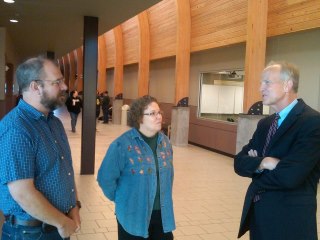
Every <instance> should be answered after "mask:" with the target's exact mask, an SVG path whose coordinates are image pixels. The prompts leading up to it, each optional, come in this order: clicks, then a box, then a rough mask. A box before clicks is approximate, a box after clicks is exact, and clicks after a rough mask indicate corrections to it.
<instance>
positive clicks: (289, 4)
mask: <svg viewBox="0 0 320 240" xmlns="http://www.w3.org/2000/svg"><path fill="white" fill-rule="evenodd" d="M295 2H298V3H295ZM268 8H269V12H268V31H267V35H268V37H270V36H276V35H281V34H285V33H291V32H297V31H302V30H306V29H311V28H317V27H319V26H320V1H319V0H302V1H292V0H269V6H268Z"/></svg>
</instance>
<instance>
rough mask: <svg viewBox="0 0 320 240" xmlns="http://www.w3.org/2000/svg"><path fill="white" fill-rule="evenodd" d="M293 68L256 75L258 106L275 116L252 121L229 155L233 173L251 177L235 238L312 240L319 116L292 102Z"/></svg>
mask: <svg viewBox="0 0 320 240" xmlns="http://www.w3.org/2000/svg"><path fill="white" fill-rule="evenodd" d="M298 86H299V70H298V69H297V68H296V67H295V66H294V65H292V64H290V63H287V62H271V63H270V64H269V65H268V66H267V67H266V68H265V69H264V70H263V72H262V78H261V85H260V92H261V95H262V100H263V104H264V105H268V106H270V107H271V108H272V109H273V110H274V111H275V113H274V114H272V115H271V116H268V117H266V118H264V119H262V120H260V122H259V123H258V126H257V129H256V131H255V132H254V134H253V136H252V139H251V140H250V141H249V143H248V144H247V145H246V146H244V147H243V149H242V150H241V151H240V152H239V153H238V154H237V155H236V156H235V160H234V168H235V172H236V173H237V174H239V175H240V176H243V177H249V178H251V179H252V182H251V184H250V185H249V187H248V190H247V194H246V197H245V202H244V207H243V212H242V217H241V223H240V230H239V235H238V237H241V236H242V235H243V234H244V233H245V232H246V231H248V230H249V231H250V239H251V240H270V239H272V240H284V239H290V240H305V239H308V240H316V239H318V236H317V221H316V219H317V217H316V212H317V186H318V182H319V176H320V114H319V112H317V111H315V110H314V109H312V108H311V107H309V106H308V105H307V104H306V103H305V102H304V101H303V100H302V99H298V96H297V92H298Z"/></svg>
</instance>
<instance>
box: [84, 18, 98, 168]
mask: <svg viewBox="0 0 320 240" xmlns="http://www.w3.org/2000/svg"><path fill="white" fill-rule="evenodd" d="M83 35H84V36H83V39H84V43H83V63H84V64H83V66H84V71H83V75H84V78H83V79H84V81H83V83H84V91H83V113H82V136H81V169H80V174H94V164H95V145H96V89H97V69H98V18H96V17H87V16H85V17H84V34H83Z"/></svg>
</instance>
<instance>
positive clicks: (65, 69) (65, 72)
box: [62, 55, 70, 88]
mask: <svg viewBox="0 0 320 240" xmlns="http://www.w3.org/2000/svg"><path fill="white" fill-rule="evenodd" d="M62 60H63V76H64V80H65V83H66V85H67V86H68V88H70V86H69V74H70V64H69V58H68V55H64V56H63V57H62Z"/></svg>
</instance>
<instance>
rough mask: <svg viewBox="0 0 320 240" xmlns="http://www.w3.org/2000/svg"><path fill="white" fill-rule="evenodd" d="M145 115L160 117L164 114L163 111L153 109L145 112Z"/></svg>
mask: <svg viewBox="0 0 320 240" xmlns="http://www.w3.org/2000/svg"><path fill="white" fill-rule="evenodd" d="M143 115H146V116H150V117H158V116H162V115H163V111H158V112H156V111H153V112H149V113H144V114H143Z"/></svg>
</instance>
